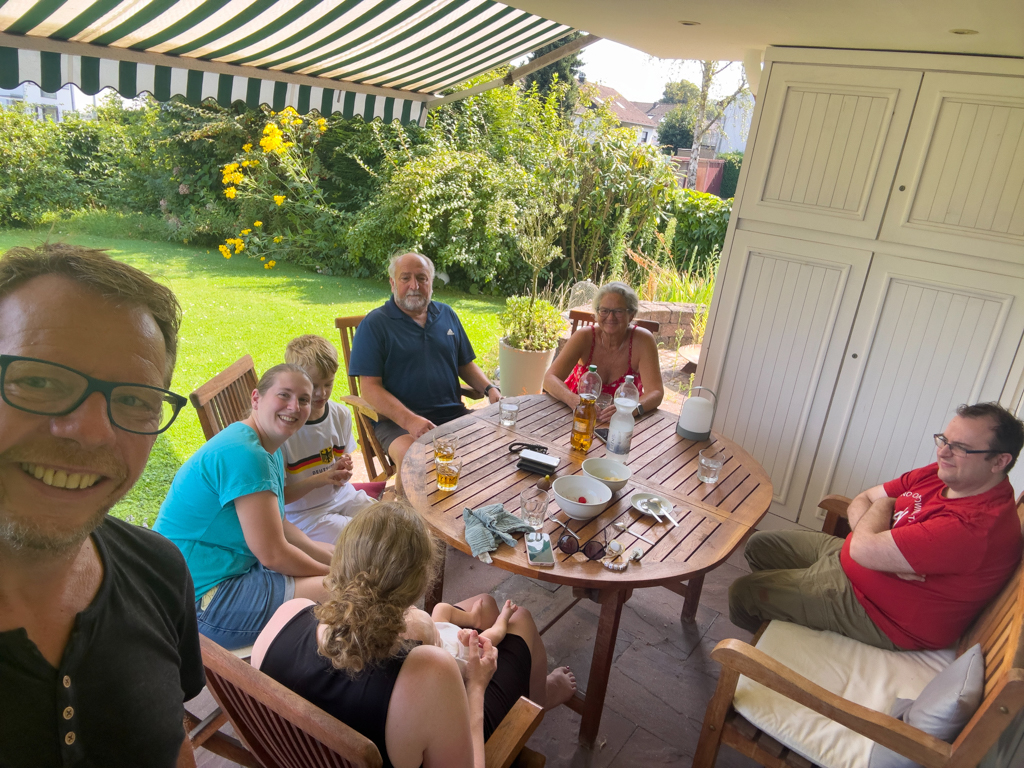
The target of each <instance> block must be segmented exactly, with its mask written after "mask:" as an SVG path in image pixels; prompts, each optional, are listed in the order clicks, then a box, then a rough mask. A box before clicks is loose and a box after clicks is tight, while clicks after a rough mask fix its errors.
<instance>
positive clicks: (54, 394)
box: [0, 355, 188, 435]
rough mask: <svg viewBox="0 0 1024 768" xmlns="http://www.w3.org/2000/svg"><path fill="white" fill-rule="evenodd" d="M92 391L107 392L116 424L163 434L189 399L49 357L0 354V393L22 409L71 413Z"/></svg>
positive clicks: (50, 413) (137, 431)
mask: <svg viewBox="0 0 1024 768" xmlns="http://www.w3.org/2000/svg"><path fill="white" fill-rule="evenodd" d="M93 392H101V393H103V396H104V397H105V398H106V400H107V417H108V418H109V419H110V423H111V424H113V425H114V426H115V427H117V428H118V429H123V430H124V431H125V432H133V433H135V434H137V435H158V434H160V433H161V432H163V431H164V430H165V429H167V428H168V427H169V426H171V424H173V423H174V420H175V419H176V418H177V416H178V413H179V412H180V411H181V409H182V407H183V406H184V405H185V404H186V403H187V402H188V400H186V399H185V398H184V397H182V396H181V395H176V394H175V393H173V392H171V391H169V390H166V389H161V388H160V387H151V386H149V385H148V384H131V383H128V382H120V381H103V380H102V379H94V378H93V377H92V376H87V375H86V374H84V373H82V372H81V371H76V370H75V369H74V368H68V367H67V366H66V365H59V364H58V363H51V362H49V361H48V360H37V359H35V358H32V357H18V356H17V355H0V396H2V397H3V401H4V402H5V403H7V404H8V405H9V406H11V407H12V408H17V409H18V410H19V411H25V412H26V413H35V414H39V415H40V416H66V415H67V414H69V413H71V412H72V411H74V410H75V409H76V408H78V406H80V405H81V404H82V403H84V402H85V399H86V398H87V397H89V395H91V394H92V393H93Z"/></svg>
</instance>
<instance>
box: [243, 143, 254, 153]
mask: <svg viewBox="0 0 1024 768" xmlns="http://www.w3.org/2000/svg"><path fill="white" fill-rule="evenodd" d="M242 151H243V152H251V151H252V144H243V145H242Z"/></svg>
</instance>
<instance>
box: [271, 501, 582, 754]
mask: <svg viewBox="0 0 1024 768" xmlns="http://www.w3.org/2000/svg"><path fill="white" fill-rule="evenodd" d="M437 564H438V557H437V546H436V544H435V542H434V540H433V537H432V536H431V535H430V531H429V530H428V529H427V526H426V524H425V523H424V522H423V519H422V518H421V517H420V516H419V514H417V513H416V511H415V510H414V509H412V508H411V507H409V506H408V505H406V504H403V503H400V502H379V503H377V504H374V505H372V506H370V507H367V508H366V509H365V510H363V511H362V512H361V513H360V514H359V515H358V516H356V517H355V518H354V519H353V520H352V522H350V523H349V524H348V525H347V526H346V527H345V528H344V530H343V531H342V532H341V536H340V537H339V539H338V543H337V546H336V548H335V551H334V558H333V559H332V561H331V570H330V575H329V576H328V577H327V578H326V580H325V585H326V587H327V590H328V597H327V600H326V601H324V602H323V603H322V604H319V605H317V604H315V603H313V602H312V601H310V600H302V599H297V600H292V601H290V602H288V603H285V604H284V605H282V606H281V608H279V609H278V611H277V613H276V614H275V615H274V617H273V618H272V619H271V621H270V623H269V624H268V625H267V627H266V628H265V629H264V630H263V632H262V633H261V634H260V637H259V639H258V640H257V641H256V645H255V646H254V648H253V654H252V663H253V666H255V667H258V668H259V669H262V670H263V672H265V673H266V674H268V675H270V676H271V677H273V678H274V679H275V680H278V681H279V682H281V683H282V684H284V685H286V686H287V687H289V688H291V689H292V690H294V691H296V692H297V693H299V694H300V695H301V696H303V697H304V698H306V699H307V700H309V701H311V702H312V703H314V704H316V705H317V706H318V707H320V708H321V709H324V710H325V711H327V712H329V713H331V714H332V715H334V716H335V717H337V718H338V719H339V720H342V721H343V722H345V723H346V724H348V725H349V726H350V727H352V728H354V729H355V730H357V731H359V732H360V733H362V734H363V735H364V736H366V737H367V738H369V739H370V740H371V741H373V742H374V743H375V744H376V745H377V748H378V749H379V750H380V753H381V757H382V758H383V761H384V766H394V768H415V767H416V766H420V765H422V766H426V768H435V767H437V768H441V767H442V766H443V767H444V768H449V767H450V768H470V767H471V766H472V767H473V768H482V766H483V765H484V741H485V740H486V738H487V737H488V736H489V735H490V734H491V732H492V731H493V730H494V729H495V728H496V727H497V725H498V723H500V722H501V720H502V718H503V717H504V716H505V714H506V713H507V712H508V711H509V710H510V709H511V708H512V705H513V704H515V702H516V700H517V699H518V698H519V697H520V696H528V697H529V698H532V699H533V700H534V701H537V702H538V703H541V704H544V705H545V706H547V707H553V706H556V705H558V704H562V703H564V702H565V701H567V700H568V699H569V698H570V697H571V696H572V694H573V692H574V691H575V681H574V678H573V677H572V675H571V673H569V671H568V669H567V668H565V667H562V668H559V669H557V670H555V671H554V672H552V673H551V674H550V675H546V671H547V655H546V652H545V650H544V643H543V642H542V641H541V639H540V634H539V633H538V632H537V627H536V625H535V624H534V622H533V617H532V616H530V613H529V612H528V611H526V610H524V609H522V608H520V609H519V610H517V611H516V612H515V613H514V614H513V615H512V617H511V618H510V619H509V620H508V633H507V634H506V636H505V639H504V640H502V641H501V643H499V644H498V645H497V646H493V645H491V643H490V641H489V640H487V638H486V637H481V636H480V635H479V634H478V633H477V632H476V631H472V632H470V633H469V654H468V656H469V658H468V660H467V663H466V670H465V679H464V680H463V678H462V676H461V675H460V672H459V666H458V664H457V663H456V661H455V659H454V658H453V657H452V656H451V655H450V654H449V653H448V652H447V651H445V650H444V649H442V648H439V647H437V646H436V645H433V636H434V635H433V626H432V625H429V626H428V624H427V623H428V622H430V617H429V616H427V615H426V614H425V613H424V612H423V611H420V610H418V609H416V608H415V607H413V604H414V603H416V602H417V601H418V600H419V599H420V598H421V597H422V596H423V595H424V593H425V592H426V590H427V588H428V587H429V586H430V583H431V582H432V580H433V578H434V575H435V572H436V568H437ZM457 608H459V609H461V611H464V612H465V614H466V617H465V618H466V623H467V625H468V626H473V627H478V628H479V627H490V626H491V625H492V624H493V623H494V620H495V619H496V618H497V616H498V607H497V604H496V603H495V601H494V599H493V598H492V597H491V596H490V595H478V596H477V597H475V598H471V599H470V600H466V601H464V602H463V603H460V604H458V605H457ZM460 615H462V614H461V613H460Z"/></svg>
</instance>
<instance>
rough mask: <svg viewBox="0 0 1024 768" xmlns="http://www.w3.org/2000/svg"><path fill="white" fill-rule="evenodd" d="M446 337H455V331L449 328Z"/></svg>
mask: <svg viewBox="0 0 1024 768" xmlns="http://www.w3.org/2000/svg"><path fill="white" fill-rule="evenodd" d="M448 335H449V336H454V335H455V331H453V330H452V329H451V328H449V329H448Z"/></svg>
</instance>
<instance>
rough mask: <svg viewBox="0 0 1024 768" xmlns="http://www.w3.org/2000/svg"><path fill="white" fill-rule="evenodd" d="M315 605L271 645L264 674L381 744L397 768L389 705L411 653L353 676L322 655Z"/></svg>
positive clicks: (383, 755) (382, 751)
mask: <svg viewBox="0 0 1024 768" xmlns="http://www.w3.org/2000/svg"><path fill="white" fill-rule="evenodd" d="M317 624H318V622H317V619H316V616H314V615H313V606H309V607H308V608H304V609H303V610H301V611H299V613H297V614H296V615H295V616H293V617H292V619H291V621H289V622H288V623H287V624H285V626H284V628H283V629H282V630H281V631H280V632H279V633H278V634H277V637H275V638H274V640H273V641H272V642H271V643H270V647H269V648H267V652H266V654H265V655H264V657H263V664H262V665H261V666H260V671H262V672H264V673H265V674H267V675H270V677H272V678H274V679H275V680H277V681H278V682H279V683H281V684H282V685H284V686H285V687H286V688H290V689H291V690H293V691H295V692H296V693H297V694H299V695H300V696H302V698H304V699H306V700H307V701H309V702H311V703H313V704H315V705H316V706H318V707H320V709H322V710H324V711H325V712H328V713H329V714H331V715H333V716H334V717H336V718H338V719H339V720H341V721H342V722H343V723H345V725H347V726H349V727H350V728H352V729H354V730H356V731H359V733H361V734H363V736H365V737H366V738H368V739H369V740H370V741H372V742H373V743H374V744H376V745H377V749H378V750H379V751H380V756H381V758H383V760H384V768H393V766H392V765H391V759H390V758H389V757H388V749H387V745H386V744H385V741H384V726H385V724H386V723H387V719H388V703H389V702H390V701H391V693H392V691H393V690H394V688H395V681H396V680H397V679H398V673H399V672H400V671H401V669H402V664H403V663H404V662H405V657H406V656H408V654H409V651H408V650H403V651H399V653H398V654H397V655H396V656H393V657H391V658H390V659H387V660H385V661H384V662H382V663H381V664H378V665H374V666H370V667H367V668H365V669H364V670H363V671H362V672H360V673H359V674H358V675H356V677H355V678H351V677H349V675H348V673H347V672H344V671H342V670H337V669H335V668H334V667H332V666H331V662H330V661H328V660H327V659H325V658H324V657H323V656H321V655H320V654H319V653H318V652H317V644H316V628H317Z"/></svg>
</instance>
